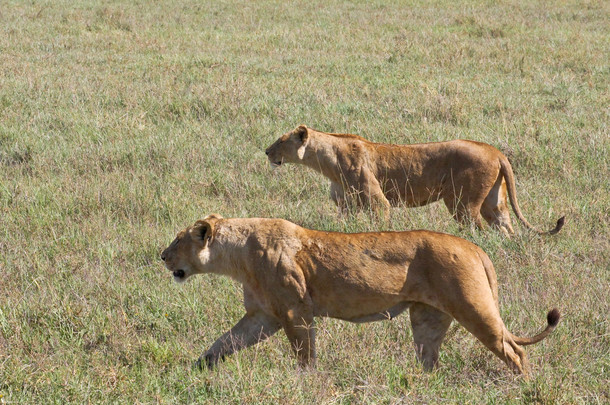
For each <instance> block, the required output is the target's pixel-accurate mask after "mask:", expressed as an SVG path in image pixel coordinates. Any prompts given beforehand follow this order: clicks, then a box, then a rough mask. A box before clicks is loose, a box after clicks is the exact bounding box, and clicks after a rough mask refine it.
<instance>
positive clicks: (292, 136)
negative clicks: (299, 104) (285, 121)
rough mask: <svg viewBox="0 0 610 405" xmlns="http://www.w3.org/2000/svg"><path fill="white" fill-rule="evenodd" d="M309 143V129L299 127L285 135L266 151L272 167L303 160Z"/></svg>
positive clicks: (302, 126) (303, 126)
mask: <svg viewBox="0 0 610 405" xmlns="http://www.w3.org/2000/svg"><path fill="white" fill-rule="evenodd" d="M308 141H309V135H308V132H307V127H306V126H305V125H299V126H298V127H297V128H296V129H294V130H292V131H290V132H288V133H285V134H284V135H282V136H281V137H280V138H279V139H278V140H277V141H275V142H274V143H273V144H272V145H271V146H269V147H268V148H267V150H265V153H266V154H267V158H268V159H269V163H270V164H271V166H272V167H278V166H281V165H282V164H283V163H285V162H288V163H297V162H299V161H301V160H303V156H304V155H305V147H306V146H307V143H308Z"/></svg>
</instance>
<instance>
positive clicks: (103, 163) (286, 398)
mask: <svg viewBox="0 0 610 405" xmlns="http://www.w3.org/2000/svg"><path fill="white" fill-rule="evenodd" d="M397 3H400V4H397ZM608 11H609V10H608V4H607V3H606V2H603V1H586V2H581V1H578V2H577V1H570V0H556V1H551V2H527V1H521V0H514V1H510V2H487V1H476V0H473V1H468V2H448V1H417V0H411V1H405V2H389V1H382V0H377V1H372V2H363V1H357V2H341V1H330V2H327V1H326V2H318V1H313V2H308V3H306V4H304V3H303V2H286V1H282V2H280V1H274V0H265V1H259V2H245V1H241V2H240V1H210V2H196V1H177V2H165V1H163V2H128V1H109V2H103V4H100V3H99V2H94V1H87V0H78V1H75V2H67V1H58V2H47V1H30V2H21V1H7V2H4V5H3V7H2V10H1V11H0V21H1V24H0V69H1V70H0V218H1V220H0V270H1V271H2V274H3V275H4V277H2V278H1V279H0V396H1V397H0V403H3V402H6V403H15V402H16V403H66V402H71V403H86V402H93V403H108V402H123V403H155V402H157V403H185V402H186V403H191V402H197V403H277V402H279V401H281V402H282V403H295V404H299V403H303V404H305V403H439V402H449V403H607V402H608V401H609V400H610V392H609V391H608V388H607V387H608V386H609V385H610V378H609V372H608V370H609V368H610V331H609V329H610V325H609V320H608V313H609V312H610V307H609V305H608V296H609V294H610V272H609V269H610V242H609V240H610V230H609V229H610V228H609V226H608V224H609V223H610V197H609V193H608V190H609V188H610V183H609V180H608V178H609V177H610V171H609V162H610V136H609V133H608V122H609V110H608V105H609V104H610V103H609V102H610V97H609V88H608V87H609V86H608V85H609V65H608V55H609V54H610V53H609V46H608V44H610V41H608V39H609V37H610V31H609V30H608V25H607V19H608ZM301 123H304V124H307V125H308V126H311V127H314V128H318V129H320V130H325V131H329V132H351V133H357V134H360V135H363V136H365V137H367V138H369V139H371V140H375V141H379V142H394V143H417V142H428V141H439V140H448V139H454V138H465V139H473V140H478V141H483V142H487V143H490V144H492V145H495V146H496V147H498V148H500V149H501V150H502V151H503V152H504V153H505V154H506V155H507V156H509V158H510V159H511V161H512V163H513V167H514V170H515V172H516V177H517V183H518V184H517V185H518V194H519V199H520V205H521V208H522V210H523V211H524V213H525V215H526V217H527V218H528V219H529V220H530V222H532V223H533V224H535V225H537V226H539V227H541V228H549V229H550V228H551V227H552V224H553V223H554V221H555V220H556V219H557V218H558V217H559V216H561V215H563V214H565V215H566V216H567V224H566V226H565V228H564V229H563V230H562V232H561V233H560V234H558V235H556V236H554V237H550V238H538V237H536V236H534V235H531V234H530V233H527V232H525V231H523V228H522V227H518V226H517V227H518V229H519V230H518V234H517V235H516V236H515V237H514V238H512V239H510V240H507V239H504V238H503V237H502V236H501V235H499V234H498V233H497V232H483V233H482V232H472V231H469V230H460V229H459V228H458V227H457V225H456V224H455V223H453V221H452V220H451V219H450V218H449V215H448V214H447V212H446V209H445V208H444V207H443V206H442V205H441V204H433V205H430V206H426V207H422V208H417V209H409V210H406V209H395V210H394V212H393V221H392V223H391V225H390V228H391V229H397V230H400V229H417V228H426V229H433V230H438V231H445V232H449V233H453V234H457V235H459V236H461V237H464V238H466V239H469V240H472V241H473V242H475V243H477V244H478V245H480V246H481V247H483V249H484V250H485V251H486V252H487V253H488V254H489V255H490V257H491V258H492V261H493V262H494V264H495V267H496V270H497V273H498V279H499V284H500V300H501V302H500V306H501V312H502V316H503V318H504V319H505V321H506V323H507V325H508V327H509V329H511V330H512V331H513V332H515V333H518V334H522V335H531V334H533V333H534V332H535V331H536V330H538V329H539V328H540V327H541V326H542V325H543V323H544V314H545V313H546V311H547V310H548V309H550V308H551V307H553V306H558V307H559V308H560V310H561V311H562V314H563V319H562V321H561V323H560V325H559V327H558V328H557V330H556V331H555V332H554V334H553V335H552V336H551V337H549V338H548V339H546V340H545V341H544V342H543V343H539V344H537V345H534V346H530V347H528V348H527V349H526V351H527V353H528V355H529V357H530V361H531V363H532V372H533V376H532V378H531V379H530V380H524V379H522V378H518V377H514V376H513V375H511V374H510V372H509V371H508V370H507V369H506V367H505V366H504V365H503V364H502V363H500V362H499V361H498V360H497V359H496V358H494V357H493V356H492V355H491V354H490V353H489V352H488V351H487V350H485V349H483V347H482V345H481V344H479V343H478V342H477V341H475V339H474V338H473V337H472V336H471V335H470V334H468V333H467V332H466V331H465V330H464V329H463V328H461V327H459V326H453V327H452V329H451V330H450V336H449V337H448V338H447V340H446V342H445V343H444V345H443V347H442V349H441V366H440V368H439V369H438V370H437V371H435V372H433V373H424V372H423V371H422V370H421V368H420V367H419V365H418V364H417V363H416V361H415V356H414V352H413V349H412V336H411V331H410V328H409V326H408V317H407V316H402V317H400V318H398V319H396V320H394V321H392V322H382V323H374V324H367V325H354V324H348V323H345V322H340V321H336V320H332V319H320V320H319V322H318V324H317V325H318V353H319V366H318V369H317V371H314V372H309V373H304V372H300V371H298V370H297V369H296V367H295V361H294V359H293V358H292V357H291V355H290V352H289V347H288V343H287V341H286V339H285V337H284V336H283V334H282V333H279V334H278V335H277V336H275V337H273V338H272V339H270V340H269V341H268V342H265V343H263V344H261V345H258V346H256V347H254V348H251V349H248V350H245V351H243V352H240V353H238V354H237V355H235V356H232V357H231V358H230V359H228V360H227V361H226V362H225V363H223V364H222V365H221V367H219V369H218V370H216V371H212V372H207V371H204V372H199V371H196V370H194V369H192V367H191V365H192V361H193V360H195V359H196V358H197V357H198V356H199V355H200V354H201V353H202V352H203V351H204V350H205V349H206V348H207V347H208V346H209V345H210V344H211V343H212V342H213V341H214V340H215V339H216V338H217V337H218V336H219V335H220V334H221V333H223V332H224V331H225V330H227V329H228V328H229V327H231V326H232V325H233V324H234V323H235V322H236V321H237V320H238V319H239V318H240V317H241V315H242V312H243V309H242V306H241V304H240V300H241V291H240V287H239V286H238V285H236V284H234V283H233V282H232V281H230V280H228V279H223V278H215V277H212V276H209V277H199V278H197V279H193V280H191V281H190V282H189V283H187V284H186V285H183V286H182V285H181V286H178V285H175V284H173V283H172V282H171V280H170V276H169V274H168V273H167V271H165V270H164V269H163V267H162V265H161V263H160V260H159V259H158V258H159V253H160V251H161V250H162V249H163V248H164V247H165V246H166V245H167V244H168V243H169V242H170V241H171V240H172V238H173V237H174V235H175V233H176V232H177V231H178V230H179V229H181V228H183V227H185V226H186V225H189V224H191V223H193V222H194V221H195V220H196V219H198V218H201V217H203V216H205V215H207V214H208V213H211V212H218V213H221V214H222V215H224V216H226V217H229V216H265V217H266V216H269V217H282V218H286V219H289V220H292V221H294V222H296V223H298V224H301V225H303V226H306V227H310V228H319V229H330V230H340V231H347V232H350V231H362V230H377V229H379V228H380V226H381V225H380V224H378V223H376V222H375V220H374V219H373V218H371V217H370V216H368V215H366V214H360V215H358V216H356V217H355V218H347V219H342V218H338V217H337V216H336V212H335V208H334V207H333V206H332V202H331V201H330V200H329V198H328V183H327V181H326V180H325V179H323V178H322V177H321V176H319V175H317V174H316V173H314V172H312V171H305V172H303V171H302V168H300V167H298V166H287V167H285V168H282V169H281V170H276V171H274V172H271V171H270V170H269V169H268V164H267V162H266V159H265V155H264V153H263V150H264V148H265V147H266V146H268V145H269V144H270V143H271V142H273V141H274V140H275V139H276V138H277V137H278V136H279V135H281V134H282V133H283V132H286V131H288V130H290V129H292V128H294V127H295V126H296V125H298V124H301ZM513 221H516V219H515V217H514V216H513Z"/></svg>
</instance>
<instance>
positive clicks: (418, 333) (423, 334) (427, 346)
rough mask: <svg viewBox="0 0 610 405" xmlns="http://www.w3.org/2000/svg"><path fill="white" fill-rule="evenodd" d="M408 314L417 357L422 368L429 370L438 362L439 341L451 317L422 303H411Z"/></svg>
mask: <svg viewBox="0 0 610 405" xmlns="http://www.w3.org/2000/svg"><path fill="white" fill-rule="evenodd" d="M409 314H410V317H411V328H412V329H413V340H414V343H415V351H416V355H417V359H418V360H419V361H420V362H421V363H422V365H423V366H424V370H426V371H430V370H432V369H433V368H434V367H435V366H436V365H437V363H438V357H439V350H440V347H441V343H442V342H443V339H444V338H445V335H446V333H447V330H448V329H449V326H450V325H451V321H452V320H453V318H452V317H451V315H448V314H446V313H444V312H442V311H439V310H438V309H436V308H433V307H431V306H429V305H426V304H422V303H414V304H413V305H411V307H410V308H409Z"/></svg>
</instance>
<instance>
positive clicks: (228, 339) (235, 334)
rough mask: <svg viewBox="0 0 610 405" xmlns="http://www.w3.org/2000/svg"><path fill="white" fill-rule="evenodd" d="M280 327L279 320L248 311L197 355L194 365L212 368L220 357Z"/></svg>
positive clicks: (260, 338) (222, 357)
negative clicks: (203, 352)
mask: <svg viewBox="0 0 610 405" xmlns="http://www.w3.org/2000/svg"><path fill="white" fill-rule="evenodd" d="M280 327H281V324H280V322H279V321H278V320H277V319H276V318H274V317H272V316H270V315H267V314H265V313H263V312H255V313H248V314H246V315H244V317H243V318H241V320H240V321H239V322H237V324H236V325H235V326H233V327H232V328H231V330H229V331H228V332H226V333H225V334H223V335H222V336H221V337H220V338H218V340H216V342H214V344H213V345H212V347H210V348H209V349H208V351H207V352H205V354H203V355H202V356H201V357H199V360H198V361H197V363H196V365H197V367H199V368H203V367H204V366H205V367H207V368H210V369H211V368H213V367H214V366H215V365H216V364H217V363H218V361H219V360H220V359H224V357H225V356H228V355H230V354H233V353H235V352H237V351H239V350H241V349H244V348H246V347H249V346H252V345H254V344H256V343H258V342H260V341H263V340H265V339H267V338H268V337H270V336H272V335H273V334H275V332H277V331H278V330H279V329H280Z"/></svg>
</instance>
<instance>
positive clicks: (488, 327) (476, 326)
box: [456, 305, 527, 374]
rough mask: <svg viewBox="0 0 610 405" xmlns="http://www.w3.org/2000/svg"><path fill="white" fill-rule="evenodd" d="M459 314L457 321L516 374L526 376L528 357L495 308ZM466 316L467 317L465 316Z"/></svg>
mask: <svg viewBox="0 0 610 405" xmlns="http://www.w3.org/2000/svg"><path fill="white" fill-rule="evenodd" d="M488 309H489V311H486V310H485V308H479V311H469V312H468V313H466V314H459V315H458V316H456V319H457V320H458V321H459V322H460V324H461V325H462V326H464V327H465V328H466V329H467V330H468V331H469V332H470V333H472V334H473V335H474V336H475V337H476V338H477V339H478V340H479V341H480V342H481V343H483V345H485V347H487V348H488V349H489V350H491V351H492V353H493V354H495V355H496V356H498V358H500V359H501V360H502V361H503V362H505V363H506V365H508V367H509V368H510V369H511V370H512V371H513V372H515V373H516V374H525V373H526V369H527V357H526V355H525V352H524V351H523V349H521V347H519V345H517V344H516V343H515V342H514V341H513V339H512V338H511V335H510V333H508V331H507V330H506V327H505V326H504V322H502V319H500V315H499V314H498V313H497V309H495V306H491V305H490V307H489V308H488ZM464 315H465V316H464Z"/></svg>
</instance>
